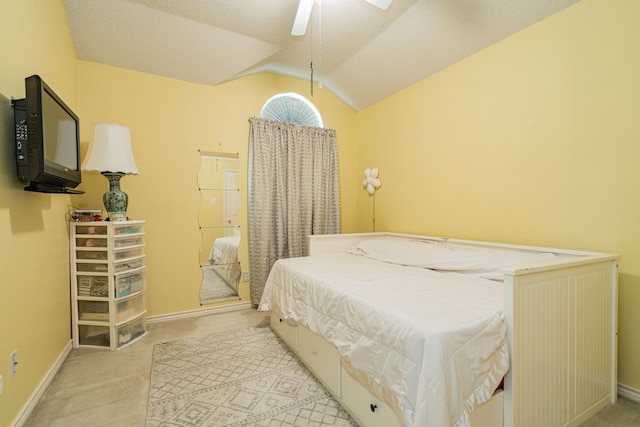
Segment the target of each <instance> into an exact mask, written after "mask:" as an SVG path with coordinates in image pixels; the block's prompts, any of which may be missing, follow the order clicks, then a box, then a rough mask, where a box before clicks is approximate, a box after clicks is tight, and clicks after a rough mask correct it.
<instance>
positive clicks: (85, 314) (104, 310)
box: [78, 301, 109, 323]
mask: <svg viewBox="0 0 640 427" xmlns="http://www.w3.org/2000/svg"><path fill="white" fill-rule="evenodd" d="M78 319H79V320H87V321H92V322H105V323H106V322H109V302H108V301H78Z"/></svg>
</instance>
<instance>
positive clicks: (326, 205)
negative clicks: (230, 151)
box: [249, 117, 340, 305]
mask: <svg viewBox="0 0 640 427" xmlns="http://www.w3.org/2000/svg"><path fill="white" fill-rule="evenodd" d="M249 122H250V124H251V129H250V134H249V264H250V271H251V302H252V304H254V305H258V304H259V303H260V298H261V297H262V292H263V291H264V285H265V282H266V280H267V277H268V275H269V272H270V271H271V267H272V266H273V263H274V262H276V261H277V260H278V259H280V258H291V257H299V256H304V255H307V245H308V241H307V236H308V235H311V234H336V233H340V178H339V174H338V146H337V142H336V131H335V130H334V129H325V128H318V127H310V126H300V125H297V124H293V123H284V122H277V121H272V120H266V119H261V118H257V117H252V118H251V119H250V120H249Z"/></svg>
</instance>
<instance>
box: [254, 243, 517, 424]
mask: <svg viewBox="0 0 640 427" xmlns="http://www.w3.org/2000/svg"><path fill="white" fill-rule="evenodd" d="M328 266H329V267H330V268H329V267H328ZM503 306H504V296H503V285H502V283H500V282H496V281H492V280H487V279H483V278H477V277H469V276H465V275H462V274H459V273H452V272H445V273H443V272H435V271H432V270H429V269H425V268H418V267H407V266H400V265H394V264H389V263H385V262H380V261H376V260H372V259H368V258H364V257H362V256H357V255H352V254H346V253H340V254H327V255H315V256H312V257H303V258H290V259H282V260H279V261H277V262H276V263H275V264H274V266H273V268H272V270H271V273H270V275H269V278H268V280H267V283H266V285H265V290H264V294H263V297H262V300H261V304H260V307H259V308H260V310H263V311H267V310H270V309H271V308H273V309H274V310H275V311H276V312H277V313H278V314H279V315H281V316H282V317H283V318H285V319H291V320H292V321H295V322H299V323H301V324H303V325H305V326H307V327H308V328H309V329H311V330H312V331H314V332H316V333H318V334H320V335H321V336H323V337H325V338H326V339H327V340H328V341H329V342H330V343H332V344H333V345H334V346H336V347H337V349H338V351H339V353H340V354H341V355H342V357H343V359H344V360H345V361H346V362H347V364H348V365H350V368H351V370H352V371H356V372H357V373H360V375H356V377H357V379H358V380H359V381H361V382H363V383H365V384H364V385H365V386H366V387H367V388H368V389H369V390H372V391H373V392H374V394H376V395H377V396H378V397H379V398H381V399H383V400H385V401H386V402H387V403H388V404H390V405H391V407H392V408H394V410H395V411H396V413H398V414H399V415H400V418H401V419H403V420H404V421H405V423H406V425H409V426H421V427H422V426H428V427H431V426H438V427H444V426H452V425H457V426H466V425H469V421H468V414H469V412H468V411H469V410H470V409H473V407H474V406H475V405H476V404H479V403H482V402H484V401H486V400H488V399H489V398H490V397H491V395H492V394H493V391H494V390H495V388H496V387H497V386H498V384H499V383H500V381H501V379H502V378H503V376H504V374H505V373H506V372H507V369H508V366H509V357H508V346H507V341H506V325H505V321H504V315H503ZM362 374H364V375H362ZM373 378H375V379H376V380H372V379H373Z"/></svg>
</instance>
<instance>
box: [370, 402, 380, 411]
mask: <svg viewBox="0 0 640 427" xmlns="http://www.w3.org/2000/svg"><path fill="white" fill-rule="evenodd" d="M369 408H370V409H371V412H376V409H378V405H376V404H375V403H372V404H371V405H369Z"/></svg>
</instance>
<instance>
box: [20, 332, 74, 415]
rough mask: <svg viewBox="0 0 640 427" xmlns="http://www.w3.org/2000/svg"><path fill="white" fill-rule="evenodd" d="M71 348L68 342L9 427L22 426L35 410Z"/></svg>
mask: <svg viewBox="0 0 640 427" xmlns="http://www.w3.org/2000/svg"><path fill="white" fill-rule="evenodd" d="M72 347H73V342H72V341H71V340H69V342H68V343H67V345H66V346H65V347H64V349H63V350H62V353H60V355H59V356H58V359H56V362H55V363H54V364H53V366H51V369H49V371H48V372H47V374H46V375H45V376H44V377H43V378H42V380H41V381H40V384H38V387H36V389H35V390H34V391H33V393H31V396H30V397H29V400H27V403H25V405H24V406H23V407H22V410H21V411H20V413H19V414H18V416H17V417H16V418H15V419H14V420H13V423H12V424H10V426H11V427H21V426H22V425H24V423H25V422H26V421H27V419H28V418H29V416H30V415H31V413H32V412H33V410H34V409H35V408H36V405H37V404H38V402H39V401H40V398H42V395H43V394H44V392H45V391H47V388H48V387H49V384H51V381H53V378H54V377H55V376H56V374H57V373H58V371H59V370H60V368H61V367H62V364H63V363H64V361H65V360H66V359H67V356H69V353H71V348H72Z"/></svg>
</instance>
